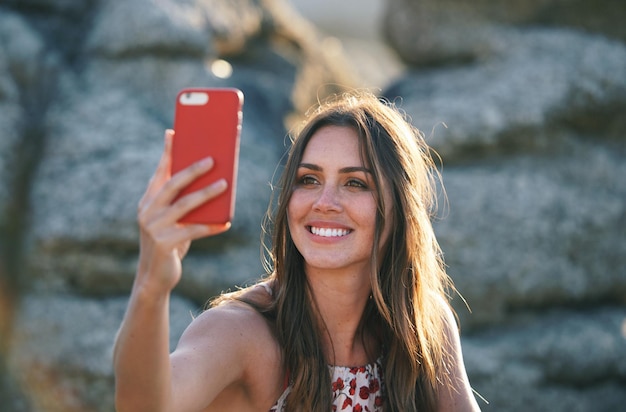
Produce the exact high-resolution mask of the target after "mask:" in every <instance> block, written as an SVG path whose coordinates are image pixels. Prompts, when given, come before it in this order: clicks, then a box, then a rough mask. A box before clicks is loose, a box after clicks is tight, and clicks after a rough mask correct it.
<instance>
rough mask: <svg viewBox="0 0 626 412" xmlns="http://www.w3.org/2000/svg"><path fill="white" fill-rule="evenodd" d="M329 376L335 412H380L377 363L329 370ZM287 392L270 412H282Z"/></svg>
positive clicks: (380, 382) (380, 385) (380, 383)
mask: <svg viewBox="0 0 626 412" xmlns="http://www.w3.org/2000/svg"><path fill="white" fill-rule="evenodd" d="M328 368H329V370H330V372H331V373H332V379H331V382H332V390H333V398H332V399H333V406H332V411H333V412H335V411H337V412H342V411H345V412H353V411H354V412H381V411H382V410H383V403H384V402H383V401H384V396H385V394H384V389H385V388H384V382H383V374H382V365H381V359H380V358H379V359H378V360H377V361H376V362H375V363H371V364H368V365H365V366H359V367H348V366H329V367H328ZM290 390H291V387H290V386H287V388H286V389H285V391H284V392H283V394H282V395H281V396H280V398H279V399H278V401H277V402H276V404H275V405H274V406H273V407H272V409H270V412H282V411H284V407H285V400H286V398H287V395H289V392H290Z"/></svg>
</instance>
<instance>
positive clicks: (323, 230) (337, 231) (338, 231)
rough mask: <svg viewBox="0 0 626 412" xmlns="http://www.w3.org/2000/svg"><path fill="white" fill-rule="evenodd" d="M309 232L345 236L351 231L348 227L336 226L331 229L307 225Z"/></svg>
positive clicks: (328, 235) (320, 234)
mask: <svg viewBox="0 0 626 412" xmlns="http://www.w3.org/2000/svg"><path fill="white" fill-rule="evenodd" d="M309 232H311V233H313V234H314V235H317V236H322V237H340V236H346V235H347V234H349V233H350V232H352V231H351V230H348V229H336V228H335V229H331V228H323V227H314V226H309Z"/></svg>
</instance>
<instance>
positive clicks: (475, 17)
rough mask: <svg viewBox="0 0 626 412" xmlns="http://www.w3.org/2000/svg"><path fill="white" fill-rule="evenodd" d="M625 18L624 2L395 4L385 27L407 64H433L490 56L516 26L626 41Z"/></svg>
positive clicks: (415, 0) (430, 0)
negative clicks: (593, 34)
mask: <svg viewBox="0 0 626 412" xmlns="http://www.w3.org/2000/svg"><path fill="white" fill-rule="evenodd" d="M625 18H626V8H625V7H624V6H623V4H622V3H621V2H620V0H599V1H594V2H588V1H585V0H572V1H561V0H530V1H529V0H518V1H507V2H501V1H497V0H491V1H489V0H487V1H480V2H471V3H470V2H467V1H463V0H444V1H437V0H390V1H388V2H387V8H386V10H385V16H384V19H383V23H382V24H383V33H384V36H385V38H386V39H387V41H388V43H389V45H390V46H391V47H392V48H393V49H395V50H396V51H397V53H398V55H399V56H400V57H401V58H402V59H403V60H404V61H405V62H407V63H408V64H410V65H418V66H433V65H444V64H451V63H454V64H462V63H466V62H471V61H474V60H481V59H485V58H489V57H490V56H491V55H492V54H494V53H497V52H498V51H499V50H501V49H502V44H501V42H500V40H501V35H502V34H503V33H505V32H506V31H508V30H510V29H511V28H513V27H517V28H522V29H524V30H525V29H527V28H530V27H559V28H571V29H575V30H576V31H581V32H588V33H595V34H600V35H603V36H606V37H609V38H613V39H617V40H621V41H626V29H625V28H624V25H623V24H622V23H621V22H622V21H623V20H624V19H625Z"/></svg>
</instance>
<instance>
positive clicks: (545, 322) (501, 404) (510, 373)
mask: <svg viewBox="0 0 626 412" xmlns="http://www.w3.org/2000/svg"><path fill="white" fill-rule="evenodd" d="M624 319H626V311H625V310H624V308H623V307H622V308H617V307H603V308H599V309H595V310H586V311H585V312H582V311H579V310H554V311H545V312H544V313H543V314H542V316H541V317H534V316H533V317H527V316H522V317H520V318H517V319H516V318H515V317H511V318H510V319H509V322H508V323H507V325H506V326H504V327H500V328H498V329H497V331H496V330H494V329H490V330H488V331H484V332H481V333H477V334H472V335H471V336H467V337H465V338H464V339H463V348H464V349H463V352H464V356H465V364H466V367H467V370H468V373H469V374H470V376H471V377H472V386H473V388H474V389H475V390H476V391H477V392H478V393H480V394H481V396H483V397H484V398H486V399H487V400H488V401H489V405H485V404H484V403H482V402H479V403H480V404H481V407H482V409H483V410H485V411H488V410H503V411H509V412H516V411H528V410H537V411H539V410H545V409H546V406H547V405H550V406H549V408H550V410H551V411H555V412H559V411H591V410H593V411H606V412H609V411H615V410H619V409H620V407H621V405H623V403H624V402H625V401H626V387H624V384H623V381H624V374H625V373H626V363H625V362H624V360H625V359H626V356H625V355H626V353H625V352H624V351H625V350H626V334H625V333H624ZM583 354H584V355H583ZM620 382H622V383H620Z"/></svg>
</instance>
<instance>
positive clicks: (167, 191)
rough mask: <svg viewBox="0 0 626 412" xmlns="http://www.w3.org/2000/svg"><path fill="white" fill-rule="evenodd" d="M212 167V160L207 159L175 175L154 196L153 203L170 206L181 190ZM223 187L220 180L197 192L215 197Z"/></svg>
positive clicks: (223, 182) (222, 181)
mask: <svg viewBox="0 0 626 412" xmlns="http://www.w3.org/2000/svg"><path fill="white" fill-rule="evenodd" d="M213 165H214V161H213V158H211V157H207V158H205V159H202V160H200V161H199V162H196V163H194V164H192V165H191V166H189V167H187V168H185V169H183V170H181V171H180V172H178V173H176V174H175V175H174V176H172V177H171V179H169V180H168V181H167V182H166V183H165V184H164V185H163V187H162V189H161V190H160V191H159V192H158V193H157V194H156V196H155V197H154V203H156V204H158V205H162V206H166V205H170V204H171V203H172V202H173V201H174V199H175V198H176V196H177V195H178V194H179V193H180V191H181V190H183V189H184V188H185V187H187V186H188V185H189V184H190V183H191V182H193V181H194V180H196V179H197V178H198V177H200V176H201V175H203V174H204V173H207V172H208V171H209V170H211V169H212V168H213ZM224 185H226V181H224V179H220V180H218V181H217V182H215V183H213V184H211V185H209V186H207V187H205V188H204V189H200V190H199V192H200V193H205V194H206V195H208V196H210V195H211V194H213V193H215V195H217V194H219V193H222V192H223V191H224V190H225V189H226V188H225V187H223V186H224ZM210 197H214V196H210ZM210 197H209V198H210Z"/></svg>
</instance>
